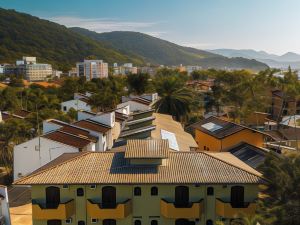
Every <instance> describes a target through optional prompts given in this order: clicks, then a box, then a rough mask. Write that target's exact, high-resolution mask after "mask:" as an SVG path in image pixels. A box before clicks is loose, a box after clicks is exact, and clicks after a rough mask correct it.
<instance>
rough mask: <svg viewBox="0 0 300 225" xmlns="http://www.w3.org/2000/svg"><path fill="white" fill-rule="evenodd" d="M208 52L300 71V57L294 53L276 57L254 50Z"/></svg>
mask: <svg viewBox="0 0 300 225" xmlns="http://www.w3.org/2000/svg"><path fill="white" fill-rule="evenodd" d="M208 51H209V52H211V53H215V54H220V55H223V56H225V57H229V58H232V57H243V58H247V59H255V60H258V61H260V62H263V63H266V64H267V65H268V66H269V67H272V68H280V69H286V68H288V67H289V66H291V67H292V68H293V69H300V55H299V54H297V53H294V52H287V53H285V54H283V55H275V54H269V53H267V52H265V51H255V50H252V49H240V50H237V49H215V50H208Z"/></svg>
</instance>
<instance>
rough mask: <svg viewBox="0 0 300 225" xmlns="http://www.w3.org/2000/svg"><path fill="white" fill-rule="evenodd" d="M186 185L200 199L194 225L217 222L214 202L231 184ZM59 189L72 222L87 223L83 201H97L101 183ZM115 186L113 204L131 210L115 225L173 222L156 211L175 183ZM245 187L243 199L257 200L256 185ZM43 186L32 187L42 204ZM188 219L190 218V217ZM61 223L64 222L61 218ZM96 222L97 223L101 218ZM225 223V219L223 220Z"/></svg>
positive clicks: (42, 223) (170, 196)
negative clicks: (79, 192) (71, 203)
mask: <svg viewBox="0 0 300 225" xmlns="http://www.w3.org/2000/svg"><path fill="white" fill-rule="evenodd" d="M153 186H156V187H158V195H157V196H151V187H153ZM187 186H188V187H189V195H190V202H198V201H199V200H201V199H203V203H204V210H203V214H202V216H201V218H200V220H199V221H198V222H196V224H197V225H204V224H206V220H209V219H211V220H213V221H214V222H215V221H218V220H221V218H220V217H219V216H217V215H216V213H215V211H216V210H215V201H216V199H217V198H220V199H222V200H224V201H230V193H231V187H232V185H204V184H203V185H201V184H200V185H198V186H196V185H187ZM58 187H60V188H61V200H70V199H75V202H76V214H75V215H73V216H72V224H74V225H77V222H78V221H80V220H83V221H86V224H87V225H91V218H90V217H89V216H88V215H87V213H86V201H87V199H92V200H94V201H98V202H101V195H102V192H101V190H102V188H103V187H104V186H103V185H97V187H96V189H91V188H90V186H88V185H75V186H73V185H70V186H69V188H68V189H62V186H58ZM80 187H81V188H84V190H85V196H84V197H77V196H76V189H77V188H80ZM115 187H116V192H117V203H118V202H124V201H125V200H127V199H131V200H132V204H133V212H132V213H131V214H130V215H129V216H128V217H127V218H125V219H123V220H117V225H133V224H134V221H135V220H136V219H138V220H141V222H142V224H143V225H149V224H151V220H157V221H158V224H160V225H174V224H175V220H172V219H166V218H164V217H163V216H162V215H161V213H160V200H161V199H166V200H168V201H171V202H174V200H175V187H176V185H118V186H115ZM134 187H141V190H142V195H141V196H134V195H133V191H134ZM207 187H213V188H214V195H213V196H207V195H206V190H207ZM244 187H245V201H246V202H253V201H255V200H256V199H257V193H258V187H257V185H244ZM45 188H46V186H33V187H32V199H34V200H37V201H38V202H41V203H45ZM191 221H192V220H191ZM46 224H47V221H41V220H40V221H37V220H34V221H33V225H46ZM62 224H63V225H64V224H65V221H62ZM97 224H99V225H101V224H102V221H99V222H98V223H97ZM225 224H229V220H227V221H225Z"/></svg>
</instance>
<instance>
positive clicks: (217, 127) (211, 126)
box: [201, 122, 222, 132]
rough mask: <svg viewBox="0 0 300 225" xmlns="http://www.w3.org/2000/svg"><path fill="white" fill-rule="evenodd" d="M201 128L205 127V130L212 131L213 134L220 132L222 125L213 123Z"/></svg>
mask: <svg viewBox="0 0 300 225" xmlns="http://www.w3.org/2000/svg"><path fill="white" fill-rule="evenodd" d="M201 127H203V128H204V129H206V130H209V131H211V132H214V131H217V130H220V129H221V128H222V127H221V126H220V125H217V124H215V123H212V122H209V123H206V124H203V125H201Z"/></svg>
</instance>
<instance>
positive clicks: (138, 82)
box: [127, 73, 150, 95]
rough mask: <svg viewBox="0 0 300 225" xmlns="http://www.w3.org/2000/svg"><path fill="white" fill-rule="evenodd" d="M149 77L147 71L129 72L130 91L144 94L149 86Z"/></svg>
mask: <svg viewBox="0 0 300 225" xmlns="http://www.w3.org/2000/svg"><path fill="white" fill-rule="evenodd" d="M149 78H150V76H149V74H147V73H138V74H129V75H128V76H127V83H128V88H129V93H134V94H137V95H140V94H144V93H145V92H146V91H147V88H148V86H149Z"/></svg>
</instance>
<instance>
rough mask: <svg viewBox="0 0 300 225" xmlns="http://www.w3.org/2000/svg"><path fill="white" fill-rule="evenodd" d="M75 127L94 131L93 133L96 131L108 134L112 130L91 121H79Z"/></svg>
mask: <svg viewBox="0 0 300 225" xmlns="http://www.w3.org/2000/svg"><path fill="white" fill-rule="evenodd" d="M74 125H75V126H78V127H82V128H84V129H88V130H92V131H96V132H99V133H106V132H107V131H109V130H110V129H111V128H110V127H108V126H106V125H104V124H101V123H97V122H94V121H91V120H81V121H78V122H76V123H74Z"/></svg>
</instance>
